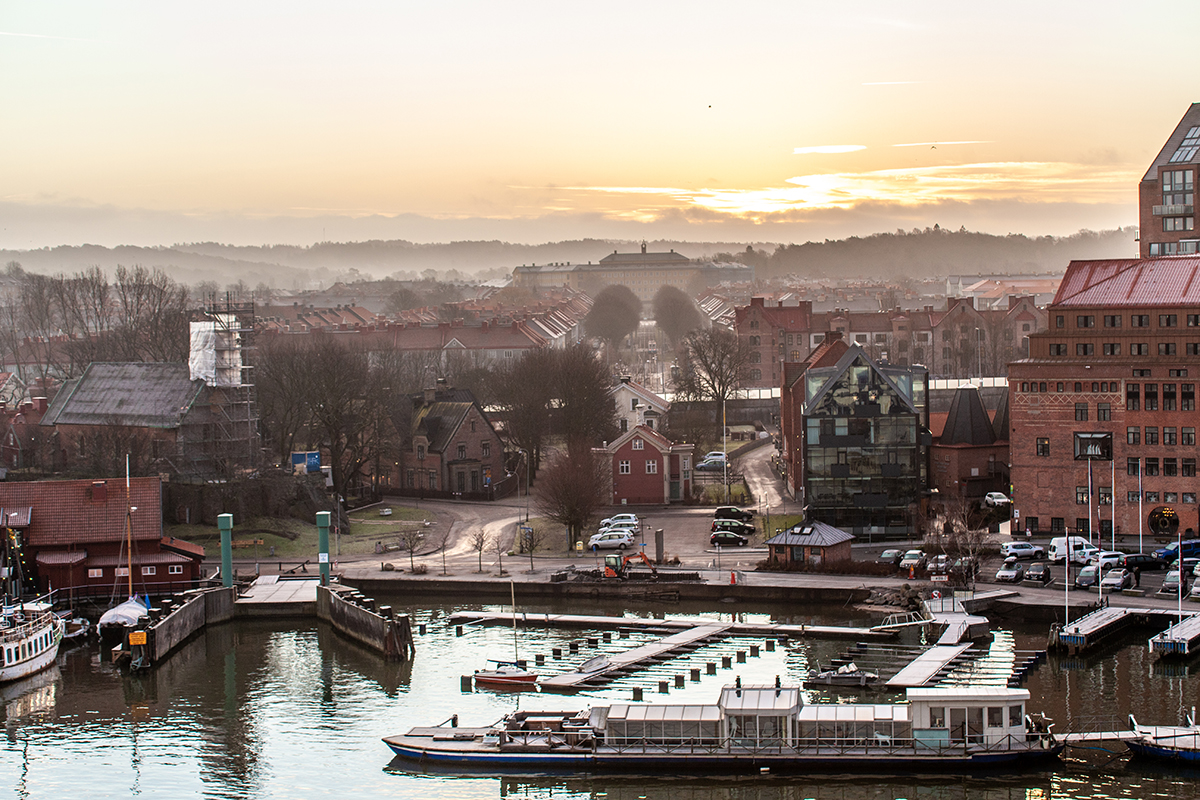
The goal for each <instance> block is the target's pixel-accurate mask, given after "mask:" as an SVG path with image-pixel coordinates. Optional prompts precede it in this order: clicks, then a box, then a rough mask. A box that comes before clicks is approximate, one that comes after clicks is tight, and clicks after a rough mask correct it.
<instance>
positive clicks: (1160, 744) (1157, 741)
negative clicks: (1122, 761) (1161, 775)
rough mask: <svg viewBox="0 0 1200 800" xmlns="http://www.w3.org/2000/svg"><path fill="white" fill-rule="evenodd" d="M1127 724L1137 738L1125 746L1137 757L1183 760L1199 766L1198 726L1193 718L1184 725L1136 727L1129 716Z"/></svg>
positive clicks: (1199, 730)
mask: <svg viewBox="0 0 1200 800" xmlns="http://www.w3.org/2000/svg"><path fill="white" fill-rule="evenodd" d="M1129 721H1130V722H1131V723H1132V724H1133V730H1134V732H1136V733H1137V734H1138V735H1137V737H1136V738H1133V739H1127V740H1126V741H1125V746H1126V747H1128V748H1129V751H1130V752H1131V753H1133V754H1134V755H1136V756H1140V757H1142V758H1152V759H1155V760H1157V761H1174V762H1180V761H1186V762H1191V763H1193V764H1195V763H1200V726H1197V725H1196V720H1195V719H1194V718H1193V717H1188V724H1187V725H1179V726H1176V725H1138V724H1137V720H1135V719H1134V718H1133V717H1132V716H1130V717H1129Z"/></svg>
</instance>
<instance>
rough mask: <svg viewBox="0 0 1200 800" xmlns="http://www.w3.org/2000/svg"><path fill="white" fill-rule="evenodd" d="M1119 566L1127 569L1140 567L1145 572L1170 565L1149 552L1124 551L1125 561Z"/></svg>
mask: <svg viewBox="0 0 1200 800" xmlns="http://www.w3.org/2000/svg"><path fill="white" fill-rule="evenodd" d="M1121 566H1123V567H1124V568H1125V569H1127V570H1135V569H1140V570H1141V571H1142V572H1145V571H1146V570H1160V569H1167V568H1168V567H1170V566H1171V565H1170V564H1168V563H1167V562H1165V561H1163V560H1162V559H1161V558H1158V557H1157V556H1153V555H1151V554H1150V553H1126V554H1125V563H1124V564H1122V565H1121Z"/></svg>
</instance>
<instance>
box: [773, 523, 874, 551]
mask: <svg viewBox="0 0 1200 800" xmlns="http://www.w3.org/2000/svg"><path fill="white" fill-rule="evenodd" d="M853 538H854V534H852V533H846V532H845V531H844V530H842V529H840V528H835V527H833V526H832V525H826V524H825V523H824V522H805V523H802V524H801V525H797V526H796V527H794V528H789V529H787V530H786V531H783V532H782V533H777V534H775V535H774V536H772V537H771V538H770V539H768V540H767V544H781V545H787V546H790V547H832V546H833V545H835V544H841V543H842V542H848V541H850V540H851V539H853Z"/></svg>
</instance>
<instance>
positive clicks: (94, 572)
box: [88, 569, 104, 578]
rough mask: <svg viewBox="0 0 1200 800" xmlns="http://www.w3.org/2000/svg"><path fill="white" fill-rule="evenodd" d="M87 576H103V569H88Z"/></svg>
mask: <svg viewBox="0 0 1200 800" xmlns="http://www.w3.org/2000/svg"><path fill="white" fill-rule="evenodd" d="M88 577H89V578H103V577H104V570H103V569H89V570H88Z"/></svg>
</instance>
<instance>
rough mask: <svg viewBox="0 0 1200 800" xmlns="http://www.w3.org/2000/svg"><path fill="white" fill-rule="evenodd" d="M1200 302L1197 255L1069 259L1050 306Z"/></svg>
mask: <svg viewBox="0 0 1200 800" xmlns="http://www.w3.org/2000/svg"><path fill="white" fill-rule="evenodd" d="M1196 303H1200V256H1163V257H1161V258H1144V259H1138V258H1119V259H1105V260H1102V261H1072V262H1071V263H1070V264H1069V265H1068V266H1067V271H1066V274H1065V275H1063V279H1062V283H1061V284H1059V287H1058V294H1056V295H1055V296H1054V302H1053V303H1052V304H1051V305H1054V306H1060V307H1061V306H1068V307H1069V306H1087V307H1093V306H1094V307H1099V306H1126V307H1129V306H1178V305H1184V304H1196Z"/></svg>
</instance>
